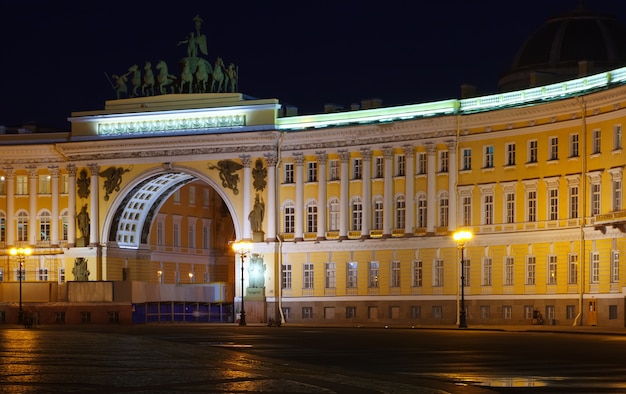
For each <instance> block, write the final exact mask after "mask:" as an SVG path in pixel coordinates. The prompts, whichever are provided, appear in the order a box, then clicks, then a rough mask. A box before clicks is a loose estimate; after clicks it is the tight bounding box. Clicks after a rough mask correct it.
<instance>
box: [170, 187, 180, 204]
mask: <svg viewBox="0 0 626 394" xmlns="http://www.w3.org/2000/svg"><path fill="white" fill-rule="evenodd" d="M172 198H173V201H174V203H175V204H180V189H178V190H176V191H175V192H174V195H173V196H172Z"/></svg>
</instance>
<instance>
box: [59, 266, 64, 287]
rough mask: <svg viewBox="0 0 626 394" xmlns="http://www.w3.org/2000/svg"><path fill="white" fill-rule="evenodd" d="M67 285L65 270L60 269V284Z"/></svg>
mask: <svg viewBox="0 0 626 394" xmlns="http://www.w3.org/2000/svg"><path fill="white" fill-rule="evenodd" d="M63 283H65V268H59V284H63Z"/></svg>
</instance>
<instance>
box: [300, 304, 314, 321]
mask: <svg viewBox="0 0 626 394" xmlns="http://www.w3.org/2000/svg"><path fill="white" fill-rule="evenodd" d="M302 318H303V319H312V318H313V307H312V306H303V307H302Z"/></svg>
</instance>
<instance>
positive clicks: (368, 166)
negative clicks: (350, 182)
mask: <svg viewBox="0 0 626 394" xmlns="http://www.w3.org/2000/svg"><path fill="white" fill-rule="evenodd" d="M361 157H362V158H363V188H362V190H363V221H362V223H361V238H369V237H370V228H371V222H372V219H371V216H372V151H371V150H370V149H369V148H363V149H361Z"/></svg>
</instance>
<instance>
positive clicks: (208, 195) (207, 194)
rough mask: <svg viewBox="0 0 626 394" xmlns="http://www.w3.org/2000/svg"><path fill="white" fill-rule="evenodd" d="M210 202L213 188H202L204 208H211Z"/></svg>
mask: <svg viewBox="0 0 626 394" xmlns="http://www.w3.org/2000/svg"><path fill="white" fill-rule="evenodd" d="M210 203H211V190H210V189H208V188H206V187H205V188H203V189H202V206H203V207H204V208H209V205H210Z"/></svg>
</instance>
